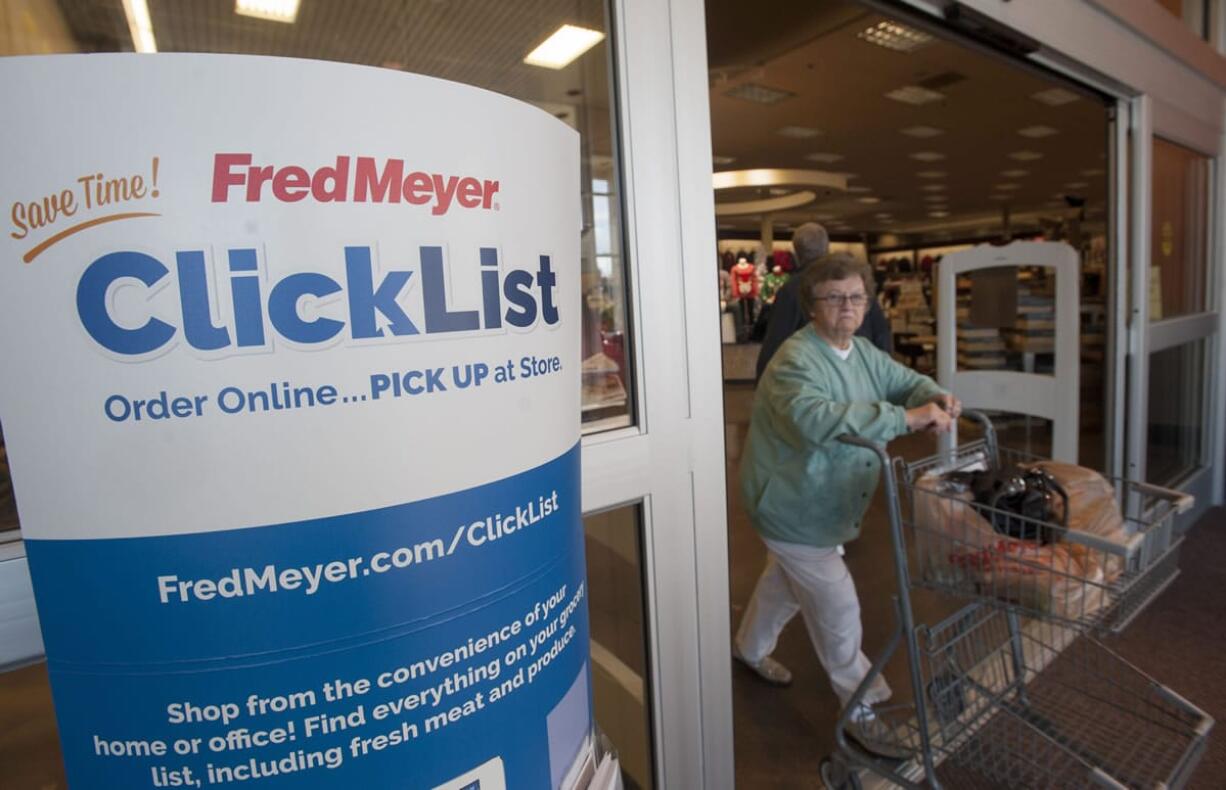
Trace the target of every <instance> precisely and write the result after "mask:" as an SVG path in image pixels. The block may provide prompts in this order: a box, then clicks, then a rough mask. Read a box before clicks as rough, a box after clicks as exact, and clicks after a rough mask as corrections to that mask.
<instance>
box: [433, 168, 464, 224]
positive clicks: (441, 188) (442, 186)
mask: <svg viewBox="0 0 1226 790" xmlns="http://www.w3.org/2000/svg"><path fill="white" fill-rule="evenodd" d="M433 178H434V195H435V198H436V200H435V203H434V208H432V209H430V213H431V214H433V215H434V216H436V217H437V216H439V215H440V214H446V213H447V209H449V208H451V198H452V197H453V196H454V195H455V188H456V184H457V183H458V182H459V180H460V179H458V178H456V177H455V176H452V177H451V178H448V179H447V180H446V181H444V180H443V176H440V175H439V174H437V173H435V174H434V176H433Z"/></svg>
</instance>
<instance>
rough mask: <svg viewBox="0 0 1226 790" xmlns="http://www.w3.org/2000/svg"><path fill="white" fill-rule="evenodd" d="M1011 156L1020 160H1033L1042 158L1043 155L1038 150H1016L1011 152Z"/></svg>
mask: <svg viewBox="0 0 1226 790" xmlns="http://www.w3.org/2000/svg"><path fill="white" fill-rule="evenodd" d="M1009 158H1010V159H1016V160H1017V161H1019V162H1033V161H1034V160H1036V159H1042V158H1043V155H1042V154H1040V153H1039V152H1038V151H1014V152H1013V153H1011V154H1009Z"/></svg>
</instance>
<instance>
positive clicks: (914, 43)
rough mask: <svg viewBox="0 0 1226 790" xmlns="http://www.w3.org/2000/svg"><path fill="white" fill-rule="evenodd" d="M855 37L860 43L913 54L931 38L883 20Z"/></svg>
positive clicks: (912, 29)
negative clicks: (864, 42) (863, 42)
mask: <svg viewBox="0 0 1226 790" xmlns="http://www.w3.org/2000/svg"><path fill="white" fill-rule="evenodd" d="M857 37H858V38H859V39H860V40H861V41H867V42H869V43H870V44H876V45H877V46H879V47H885V48H886V49H892V50H894V51H895V52H914V51H915V50H917V49H919V48H920V47H922V46H925V45H927V44H931V43H932V36H930V35H928V34H927V33H922V32H920V31H918V30H916V29H915V28H911V27H907V26H906V25H900V24H898V23H897V22H891V21H889V20H883V21H881V22H878V23H877V24H875V25H873V26H872V27H868V28H865V29H864V30H861V31H860V33H859V35H858V36H857Z"/></svg>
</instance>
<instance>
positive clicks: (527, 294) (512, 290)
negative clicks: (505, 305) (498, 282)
mask: <svg viewBox="0 0 1226 790" xmlns="http://www.w3.org/2000/svg"><path fill="white" fill-rule="evenodd" d="M502 294H503V296H505V297H506V298H507V301H508V302H510V303H511V304H512V305H514V306H515V307H517V308H519V309H518V310H511V309H508V310H507V323H508V324H510V325H511V326H514V327H518V328H520V329H523V328H525V327H529V326H532V324H533V323H535V322H536V299H535V298H533V296H532V275H531V274H529V273H528V272H525V271H522V270H519V269H516V270H515V271H513V272H511V273H510V274H508V275H507V279H506V280H505V281H504V282H503V284H502Z"/></svg>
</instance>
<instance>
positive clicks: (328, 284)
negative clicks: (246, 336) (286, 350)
mask: <svg viewBox="0 0 1226 790" xmlns="http://www.w3.org/2000/svg"><path fill="white" fill-rule="evenodd" d="M339 290H341V286H340V283H338V282H337V281H336V280H333V279H332V278H331V277H326V276H324V275H322V274H316V273H314V272H299V273H298V274H291V275H289V276H288V277H286V278H285V279H284V280H282V281H281V282H279V283H277V284H276V285H275V286H273V289H272V293H270V294H269V295H268V319H269V320H270V321H272V325H273V327H274V328H275V329H276V330H277V332H278V333H280V335H281V337H284V338H285V339H286V340H292V341H294V342H295V343H323V342H325V341H328V340H331V339H332V338H334V337H336V336H337V334H339V333H340V331H341V330H342V329H344V328H345V322H343V321H337V320H336V319H333V318H316V319H315V320H314V321H304V320H302V316H301V315H300V314H299V313H298V300H300V299H301V298H302V297H304V296H315V297H324V296H330V295H332V294H334V293H336V292H337V291H339Z"/></svg>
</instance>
